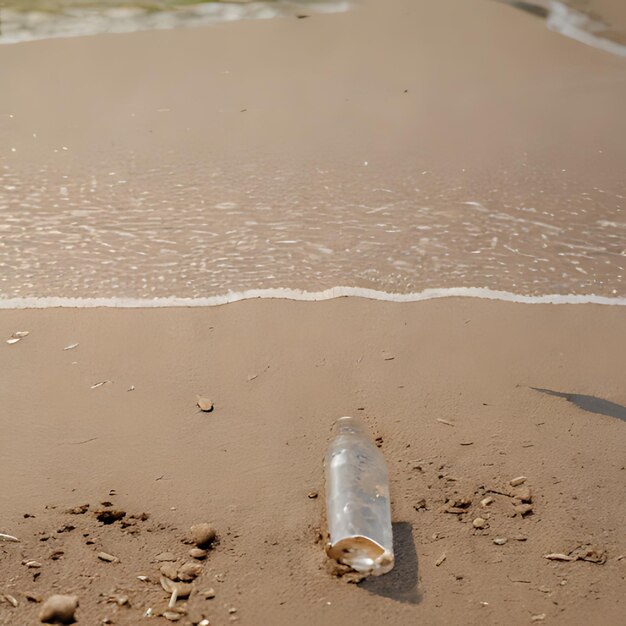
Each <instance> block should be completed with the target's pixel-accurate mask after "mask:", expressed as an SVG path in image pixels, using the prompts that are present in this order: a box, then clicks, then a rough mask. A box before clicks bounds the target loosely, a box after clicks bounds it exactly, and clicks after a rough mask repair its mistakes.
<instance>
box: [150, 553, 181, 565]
mask: <svg viewBox="0 0 626 626" xmlns="http://www.w3.org/2000/svg"><path fill="white" fill-rule="evenodd" d="M154 560H155V561H156V562H157V563H163V562H164V561H175V560H176V557H175V556H174V555H173V554H172V553H171V552H161V553H160V554H157V555H156V556H155V557H154Z"/></svg>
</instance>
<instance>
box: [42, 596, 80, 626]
mask: <svg viewBox="0 0 626 626" xmlns="http://www.w3.org/2000/svg"><path fill="white" fill-rule="evenodd" d="M77 608H78V597H77V596H63V595H54V596H50V597H49V598H48V599H47V600H46V601H45V602H44V603H43V605H42V607H41V611H39V621H41V622H44V623H47V624H54V623H60V624H71V623H72V622H74V614H75V613H76V609H77Z"/></svg>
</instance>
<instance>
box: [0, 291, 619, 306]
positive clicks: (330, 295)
mask: <svg viewBox="0 0 626 626" xmlns="http://www.w3.org/2000/svg"><path fill="white" fill-rule="evenodd" d="M335 298H363V299H366V300H374V301H379V302H396V303H402V302H405V303H411V302H425V301H428V300H438V299H441V298H474V299H478V300H495V301H500V302H511V303H517V304H599V305H604V306H626V297H623V296H615V297H607V296H598V295H594V294H547V295H541V296H529V295H523V294H516V293H511V292H508V291H498V290H495V289H487V288H482V287H448V288H442V289H424V290H423V291H418V292H413V293H389V292H386V291H379V290H376V289H367V288H364V287H331V288H329V289H325V290H323V291H305V290H302V289H290V288H280V287H278V288H275V289H248V290H245V291H239V292H227V293H225V294H223V295H215V296H208V297H206V298H178V297H176V296H170V297H166V298H159V297H156V298H66V297H59V298H55V297H33V298H0V310H12V309H49V308H76V309H81V308H84V309H89V308H114V309H116V308H119V309H142V308H145V309H149V308H180V307H193V308H196V307H213V306H223V305H225V304H233V303H235V302H242V301H245V300H257V299H268V300H293V301H297V302H322V301H325V300H333V299H335Z"/></svg>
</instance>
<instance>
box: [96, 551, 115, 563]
mask: <svg viewBox="0 0 626 626" xmlns="http://www.w3.org/2000/svg"><path fill="white" fill-rule="evenodd" d="M97 556H98V558H99V559H100V560H101V561H106V562H107V563H117V562H118V561H119V559H118V558H117V557H116V556H113V555H112V554H108V553H107V552H98V554H97Z"/></svg>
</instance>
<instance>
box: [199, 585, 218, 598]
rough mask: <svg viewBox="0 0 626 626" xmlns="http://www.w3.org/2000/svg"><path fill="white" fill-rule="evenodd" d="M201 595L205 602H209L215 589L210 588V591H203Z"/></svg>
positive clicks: (213, 595)
mask: <svg viewBox="0 0 626 626" xmlns="http://www.w3.org/2000/svg"><path fill="white" fill-rule="evenodd" d="M201 595H202V596H204V597H205V598H206V599H207V600H211V599H212V598H214V597H215V589H213V587H211V588H210V589H205V590H204V591H202V592H201Z"/></svg>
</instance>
